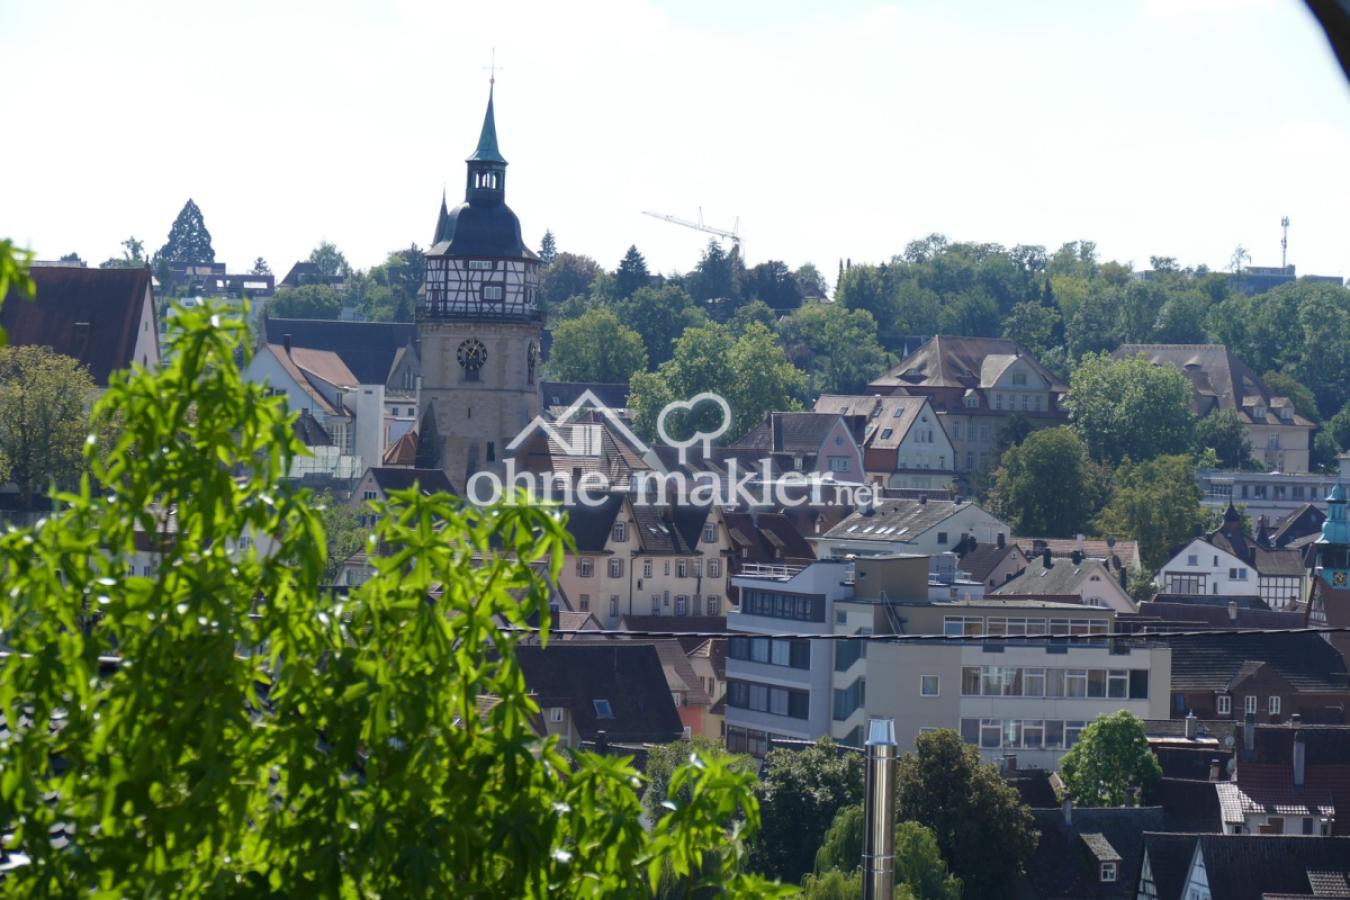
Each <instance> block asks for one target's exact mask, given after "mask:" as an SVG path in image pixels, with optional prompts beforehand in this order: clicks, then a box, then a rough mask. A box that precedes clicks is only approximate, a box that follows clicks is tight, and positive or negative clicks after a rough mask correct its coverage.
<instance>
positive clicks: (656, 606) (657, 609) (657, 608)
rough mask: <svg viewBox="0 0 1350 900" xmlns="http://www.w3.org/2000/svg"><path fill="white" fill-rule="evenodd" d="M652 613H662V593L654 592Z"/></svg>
mask: <svg viewBox="0 0 1350 900" xmlns="http://www.w3.org/2000/svg"><path fill="white" fill-rule="evenodd" d="M652 615H654V616H659V615H661V595H660V594H652Z"/></svg>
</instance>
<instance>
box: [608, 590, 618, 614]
mask: <svg viewBox="0 0 1350 900" xmlns="http://www.w3.org/2000/svg"><path fill="white" fill-rule="evenodd" d="M618 614H619V595H618V594H610V595H609V616H610V618H611V619H612V618H614V617H615V616H617V615H618Z"/></svg>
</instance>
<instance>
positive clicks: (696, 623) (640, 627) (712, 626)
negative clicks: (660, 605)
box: [619, 616, 727, 655]
mask: <svg viewBox="0 0 1350 900" xmlns="http://www.w3.org/2000/svg"><path fill="white" fill-rule="evenodd" d="M619 628H620V629H622V630H623V631H687V632H694V633H699V632H709V631H719V632H725V631H726V630H727V617H726V616H621V617H620V618H619ZM676 640H678V641H679V642H680V646H681V647H683V648H684V652H685V653H693V652H694V651H695V650H697V649H699V648H700V647H702V646H703V645H704V644H706V643H709V642H710V641H709V639H708V638H703V637H688V638H685V637H681V638H676ZM713 643H719V644H725V643H726V642H725V641H715V642H713ZM708 655H712V654H711V652H710V653H709V654H708Z"/></svg>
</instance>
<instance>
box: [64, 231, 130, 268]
mask: <svg viewBox="0 0 1350 900" xmlns="http://www.w3.org/2000/svg"><path fill="white" fill-rule="evenodd" d="M78 258H79V257H76V259H78ZM146 264H147V260H146V258H145V242H144V241H141V240H140V239H139V238H137V237H135V236H134V235H133V236H132V237H129V238H127V239H126V240H125V241H123V242H122V255H121V256H113V257H110V258H108V259H105V260H104V261H103V262H102V263H100V264H99V268H100V269H139V268H141V267H142V266H144V265H146Z"/></svg>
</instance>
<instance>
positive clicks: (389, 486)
mask: <svg viewBox="0 0 1350 900" xmlns="http://www.w3.org/2000/svg"><path fill="white" fill-rule="evenodd" d="M366 471H367V472H369V473H370V474H371V476H372V477H373V478H374V479H375V483H376V484H378V485H379V486H380V490H382V491H384V492H385V493H386V494H387V493H389V492H390V491H406V490H408V489H409V488H411V487H412V486H413V485H414V484H417V485H418V487H419V489H420V490H421V491H422V493H424V494H453V493H455V486H454V485H453V484H451V483H450V479H449V477H447V476H446V474H445V472H443V471H442V470H440V469H414V468H404V467H403V466H371V467H370V468H369V469H367V470H366Z"/></svg>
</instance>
